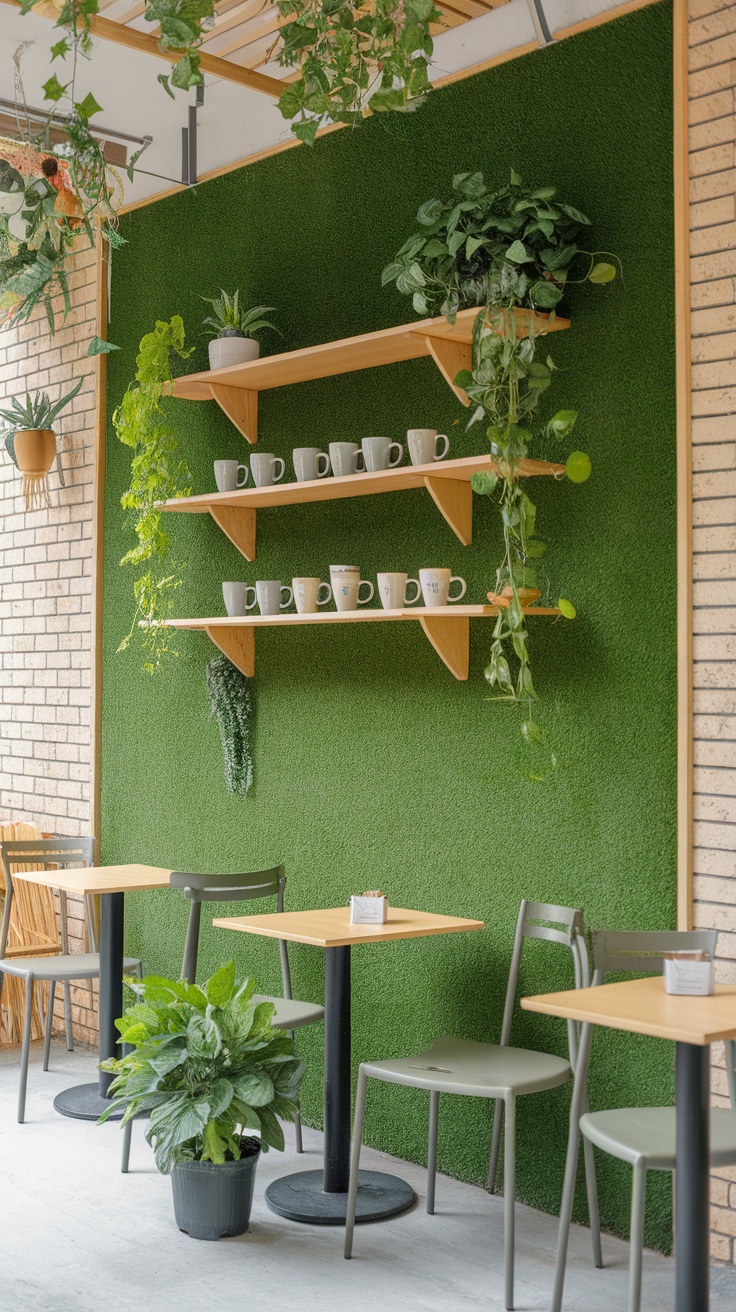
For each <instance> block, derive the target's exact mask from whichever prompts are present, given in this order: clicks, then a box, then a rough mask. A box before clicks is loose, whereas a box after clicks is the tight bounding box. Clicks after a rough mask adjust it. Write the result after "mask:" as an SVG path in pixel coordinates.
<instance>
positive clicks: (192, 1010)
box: [100, 961, 304, 1239]
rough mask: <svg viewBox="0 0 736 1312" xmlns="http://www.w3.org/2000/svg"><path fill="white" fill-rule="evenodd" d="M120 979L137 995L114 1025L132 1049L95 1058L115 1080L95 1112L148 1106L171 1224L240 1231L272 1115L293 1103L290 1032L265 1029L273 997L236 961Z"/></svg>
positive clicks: (281, 1116) (294, 1064)
mask: <svg viewBox="0 0 736 1312" xmlns="http://www.w3.org/2000/svg"><path fill="white" fill-rule="evenodd" d="M126 982H127V983H128V984H129V986H130V987H131V988H132V989H133V991H134V992H135V993H136V994H137V996H138V998H139V1001H138V1002H137V1003H136V1004H135V1005H134V1006H132V1007H130V1008H128V1010H127V1011H126V1012H125V1014H124V1015H123V1017H122V1019H121V1020H119V1021H117V1022H116V1024H117V1027H118V1029H119V1031H120V1036H121V1038H120V1042H121V1043H123V1044H126V1045H128V1047H129V1048H131V1049H132V1051H129V1052H128V1053H127V1055H126V1056H123V1057H121V1058H112V1059H111V1060H109V1061H106V1062H103V1063H102V1069H103V1070H106V1071H112V1072H113V1074H114V1075H115V1079H114V1080H113V1082H112V1084H111V1086H110V1091H111V1094H112V1095H113V1101H112V1102H111V1104H110V1107H109V1108H108V1109H107V1111H106V1112H105V1113H104V1114H103V1116H101V1117H100V1121H101V1122H102V1121H104V1120H106V1119H107V1117H108V1116H110V1115H112V1113H113V1112H115V1111H116V1110H119V1109H120V1108H124V1109H125V1110H124V1115H123V1118H122V1123H123V1125H125V1124H126V1123H127V1122H128V1121H130V1120H131V1119H132V1118H133V1117H134V1116H137V1115H139V1114H140V1113H144V1112H148V1113H150V1121H149V1124H148V1128H147V1130H146V1138H147V1140H148V1142H149V1143H150V1144H151V1145H152V1146H153V1148H154V1151H155V1155H156V1165H157V1166H158V1168H159V1170H160V1171H161V1172H162V1173H163V1174H165V1175H168V1174H171V1183H172V1189H173V1194H174V1215H175V1217H176V1223H177V1225H178V1226H179V1229H180V1230H183V1231H185V1232H186V1233H187V1234H188V1235H190V1236H191V1237H192V1238H193V1239H220V1238H224V1237H225V1236H232V1235H239V1234H243V1233H244V1232H245V1231H246V1230H247V1229H248V1223H249V1221H250V1211H251V1204H252V1201H253V1186H254V1183H255V1170H256V1166H257V1163H258V1158H259V1157H260V1154H261V1150H263V1152H267V1151H268V1149H269V1147H270V1148H278V1149H279V1150H283V1147H284V1134H283V1130H282V1128H281V1125H280V1124H279V1121H280V1120H283V1121H293V1120H294V1116H295V1114H296V1112H297V1110H298V1107H299V1101H298V1099H299V1085H300V1083H301V1079H302V1075H303V1073H304V1063H303V1062H301V1061H300V1060H299V1059H298V1058H297V1057H296V1056H295V1055H294V1041H293V1039H291V1038H289V1036H288V1035H287V1034H285V1033H284V1031H283V1030H278V1029H274V1028H273V1026H272V1024H271V1021H272V1017H273V1014H274V1011H275V1007H274V1005H273V1003H272V1002H256V1001H255V999H254V996H253V995H254V990H255V983H254V981H253V980H251V979H244V980H240V981H238V980H236V978H235V963H234V962H233V961H229V962H228V963H227V965H225V966H222V967H221V968H220V969H219V970H218V971H216V972H215V974H214V975H213V976H212V978H211V979H210V980H208V981H207V983H206V984H204V985H203V986H202V988H198V987H197V986H196V985H194V984H188V983H186V981H183V980H182V981H178V980H171V979H164V978H161V977H159V976H156V975H149V976H147V977H146V978H145V979H143V980H138V979H135V978H130V979H128V980H127V981H126ZM249 1130H256V1131H258V1132H259V1135H260V1138H255V1137H253V1136H252V1135H248V1134H247V1131H249Z"/></svg>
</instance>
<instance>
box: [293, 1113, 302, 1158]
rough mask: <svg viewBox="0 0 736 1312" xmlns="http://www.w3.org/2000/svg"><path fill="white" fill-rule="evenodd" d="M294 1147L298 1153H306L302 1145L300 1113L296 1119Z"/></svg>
mask: <svg viewBox="0 0 736 1312" xmlns="http://www.w3.org/2000/svg"><path fill="white" fill-rule="evenodd" d="M294 1146H295V1148H296V1151H297V1152H298V1153H303V1152H304V1145H303V1144H302V1118H301V1116H300V1115H299V1112H297V1114H296V1116H295V1117H294Z"/></svg>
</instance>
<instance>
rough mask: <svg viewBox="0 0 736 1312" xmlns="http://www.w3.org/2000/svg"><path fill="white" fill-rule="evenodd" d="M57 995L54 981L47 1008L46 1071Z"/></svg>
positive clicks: (44, 1064)
mask: <svg viewBox="0 0 736 1312" xmlns="http://www.w3.org/2000/svg"><path fill="white" fill-rule="evenodd" d="M55 993H56V980H55V979H52V980H51V982H50V984H49V1005H48V1007H47V1008H46V1034H45V1036H44V1041H43V1068H44V1070H45V1071H47V1070H48V1068H49V1054H50V1052H51V1029H52V1026H53V1023H54V994H55Z"/></svg>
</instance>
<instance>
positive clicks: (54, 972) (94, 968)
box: [0, 952, 141, 981]
mask: <svg viewBox="0 0 736 1312" xmlns="http://www.w3.org/2000/svg"><path fill="white" fill-rule="evenodd" d="M140 964H141V963H140V962H139V961H136V959H135V958H134V957H126V959H125V961H124V962H123V972H124V973H125V974H126V975H130V974H134V973H135V972H137V970H138V968H139V966H140ZM0 974H3V975H16V976H20V977H21V978H22V979H24V978H25V977H26V976H28V975H32V976H33V978H34V979H39V980H42V981H48V980H52V979H55V980H72V979H97V978H98V977H99V974H100V957H99V953H97V952H67V953H62V954H60V955H58V956H56V957H5V958H4V959H3V960H2V961H0Z"/></svg>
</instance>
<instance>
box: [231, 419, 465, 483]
mask: <svg viewBox="0 0 736 1312" xmlns="http://www.w3.org/2000/svg"><path fill="white" fill-rule="evenodd" d="M406 440H407V445H408V447H409V457H410V459H411V463H412V464H413V465H431V464H432V462H433V461H434V460H444V458H445V456H446V455H447V453H448V451H449V449H450V440H449V438H448V437H447V436H446V435H445V434H444V433H438V432H437V431H436V429H434V428H410V429H409V431H408V432H407V435H406ZM443 442H444V446H441V444H442V443H443ZM292 458H293V461H294V473H295V475H296V481H297V483H311V482H312V481H313V480H314V479H317V478H325V477H326V476H327V474H329V473H330V470H331V471H332V473H333V474H334V475H335V477H336V478H345V477H346V476H347V475H348V474H362V473H368V474H377V473H380V472H381V470H383V469H394V468H395V467H396V465H399V464H401V461H402V460H403V458H404V448H403V446H402V444H401V442H394V441H392V439H391V438H390V437H364V438H363V441H362V442H361V444H360V446H358V444H357V442H330V444H329V455H328V453H327V452H326V451H320V450H319V448H318V447H316V446H298V447H295V449H294V451H293V452H292ZM249 472H250V477H251V478H252V480H253V484H254V486H255V487H272V486H273V484H274V483H279V482H280V481H281V479H282V478H283V477H284V474H285V473H286V462H285V461H284V460H282V458H281V456H275V455H273V454H272V453H271V452H269V451H258V452H254V454H253V455H252V456H251V458H250V471H249V470H248V466H247V465H241V464H238V462H237V460H216V461H215V482H216V483H217V488H218V491H220V492H235V491H237V489H238V488H241V487H245V485H246V483H247V482H248V477H249Z"/></svg>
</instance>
